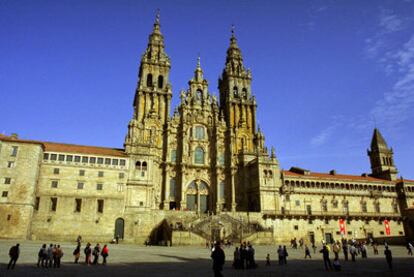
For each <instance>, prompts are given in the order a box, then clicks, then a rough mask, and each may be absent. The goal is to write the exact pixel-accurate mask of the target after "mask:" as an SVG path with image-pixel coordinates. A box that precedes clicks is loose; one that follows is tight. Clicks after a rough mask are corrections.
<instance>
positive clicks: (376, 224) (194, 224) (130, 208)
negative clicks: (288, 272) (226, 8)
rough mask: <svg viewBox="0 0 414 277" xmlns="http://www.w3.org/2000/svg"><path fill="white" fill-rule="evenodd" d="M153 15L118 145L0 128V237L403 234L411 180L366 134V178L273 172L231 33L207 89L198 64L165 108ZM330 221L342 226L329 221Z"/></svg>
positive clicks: (196, 239)
mask: <svg viewBox="0 0 414 277" xmlns="http://www.w3.org/2000/svg"><path fill="white" fill-rule="evenodd" d="M170 69H171V61H170V59H169V57H168V55H167V54H166V52H165V45H164V38H163V35H162V33H161V30H160V23H159V18H158V17H157V18H156V21H155V23H154V28H153V31H152V33H151V34H150V36H149V42H148V46H147V49H146V50H145V52H144V54H143V55H142V58H141V64H140V67H139V73H138V82H137V88H136V91H135V98H134V101H133V115H132V118H131V120H130V121H129V124H128V131H127V135H126V138H125V142H124V149H113V148H104V147H94V146H82V145H73V144H63V143H52V142H42V141H32V140H24V139H19V138H18V137H17V135H11V136H6V135H0V191H1V193H2V196H1V198H0V217H1V219H0V220H1V221H0V223H1V224H0V237H1V238H28V239H42V240H51V239H54V240H74V239H75V238H76V237H77V236H78V235H81V236H82V237H83V238H84V239H87V240H92V241H108V240H111V239H112V238H114V237H115V236H119V237H120V238H121V239H123V240H124V241H128V242H135V243H143V242H144V241H145V240H150V241H151V242H152V243H157V244H163V243H164V244H165V243H166V242H168V241H173V243H180V244H186V243H201V242H202V241H204V240H205V239H218V238H220V239H231V240H250V241H254V242H257V243H270V242H275V241H285V240H288V239H290V238H292V237H297V238H299V237H303V238H305V239H306V240H321V239H324V240H331V239H338V238H340V237H343V236H345V237H356V238H365V237H369V236H372V237H381V236H387V235H389V236H403V235H404V234H405V232H408V231H407V230H404V227H405V228H408V227H407V226H408V225H407V224H403V223H404V219H405V218H406V217H405V214H404V213H405V210H406V209H407V208H408V207H410V206H412V205H413V204H414V202H413V201H414V192H413V190H414V181H410V180H403V179H398V178H397V169H396V166H395V164H394V160H393V151H392V149H390V148H389V147H388V146H387V144H386V142H385V140H384V138H383V137H382V135H381V134H380V132H379V131H378V130H377V129H375V130H374V135H373V138H372V142H371V147H370V150H369V151H368V156H369V158H370V163H371V169H372V173H371V174H363V175H361V176H355V175H344V174H338V173H336V172H335V171H331V172H329V173H326V174H325V173H315V172H311V171H309V170H306V169H301V168H297V167H292V168H291V169H290V170H288V171H281V170H280V167H279V163H278V160H277V158H276V155H275V150H274V148H272V149H271V151H270V153H269V151H268V149H267V148H266V146H265V142H264V141H265V138H264V134H263V133H262V132H261V130H260V128H259V127H258V126H257V123H256V109H257V103H256V99H255V97H254V93H253V92H252V91H251V81H252V74H251V72H250V71H249V70H247V69H246V68H245V66H244V63H243V58H242V54H241V51H240V48H239V46H238V44H237V40H236V38H235V35H234V33H233V32H232V34H231V38H230V46H229V48H228V50H227V57H226V61H225V66H224V69H223V72H222V75H221V77H220V79H219V81H218V87H219V99H217V97H216V96H213V95H212V94H211V93H210V91H209V87H208V82H207V80H206V79H204V77H203V70H202V68H201V65H200V59H198V62H197V65H196V68H195V70H194V75H193V77H192V78H191V80H190V81H189V82H188V89H187V90H186V91H181V92H180V95H179V97H180V103H179V105H178V107H176V108H175V109H174V111H172V110H171V99H172V97H173V92H172V86H171V84H170V82H169V73H170ZM340 226H341V227H340Z"/></svg>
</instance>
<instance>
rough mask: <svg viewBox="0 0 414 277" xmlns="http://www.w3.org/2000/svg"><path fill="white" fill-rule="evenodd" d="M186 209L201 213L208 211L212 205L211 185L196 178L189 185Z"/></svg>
mask: <svg viewBox="0 0 414 277" xmlns="http://www.w3.org/2000/svg"><path fill="white" fill-rule="evenodd" d="M185 194H186V195H185V197H186V203H187V204H186V205H187V206H186V209H187V210H189V211H197V212H199V213H207V212H208V211H210V210H211V207H210V201H209V196H210V189H209V185H208V184H207V183H206V182H205V181H203V180H199V179H198V180H194V181H192V182H191V183H190V184H189V185H188V186H187V190H186V193H185Z"/></svg>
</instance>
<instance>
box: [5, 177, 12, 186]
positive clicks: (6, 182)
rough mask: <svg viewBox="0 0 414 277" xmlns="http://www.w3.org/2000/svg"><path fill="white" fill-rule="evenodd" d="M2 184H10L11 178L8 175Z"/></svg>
mask: <svg viewBox="0 0 414 277" xmlns="http://www.w3.org/2000/svg"><path fill="white" fill-rule="evenodd" d="M4 184H5V185H10V184H11V178H10V177H6V178H4Z"/></svg>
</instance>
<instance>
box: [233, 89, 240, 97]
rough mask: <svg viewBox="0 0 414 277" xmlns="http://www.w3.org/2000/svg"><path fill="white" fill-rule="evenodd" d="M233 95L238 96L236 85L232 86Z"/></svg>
mask: <svg viewBox="0 0 414 277" xmlns="http://www.w3.org/2000/svg"><path fill="white" fill-rule="evenodd" d="M233 95H234V97H239V90H238V89H237V87H236V86H235V87H233Z"/></svg>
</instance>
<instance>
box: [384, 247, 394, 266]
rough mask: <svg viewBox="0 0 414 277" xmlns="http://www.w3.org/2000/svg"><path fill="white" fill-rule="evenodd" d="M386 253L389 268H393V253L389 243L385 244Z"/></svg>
mask: <svg viewBox="0 0 414 277" xmlns="http://www.w3.org/2000/svg"><path fill="white" fill-rule="evenodd" d="M384 255H385V259H386V260H387V264H388V267H389V269H391V270H392V253H391V250H390V249H389V248H388V245H386V246H385V250H384Z"/></svg>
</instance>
